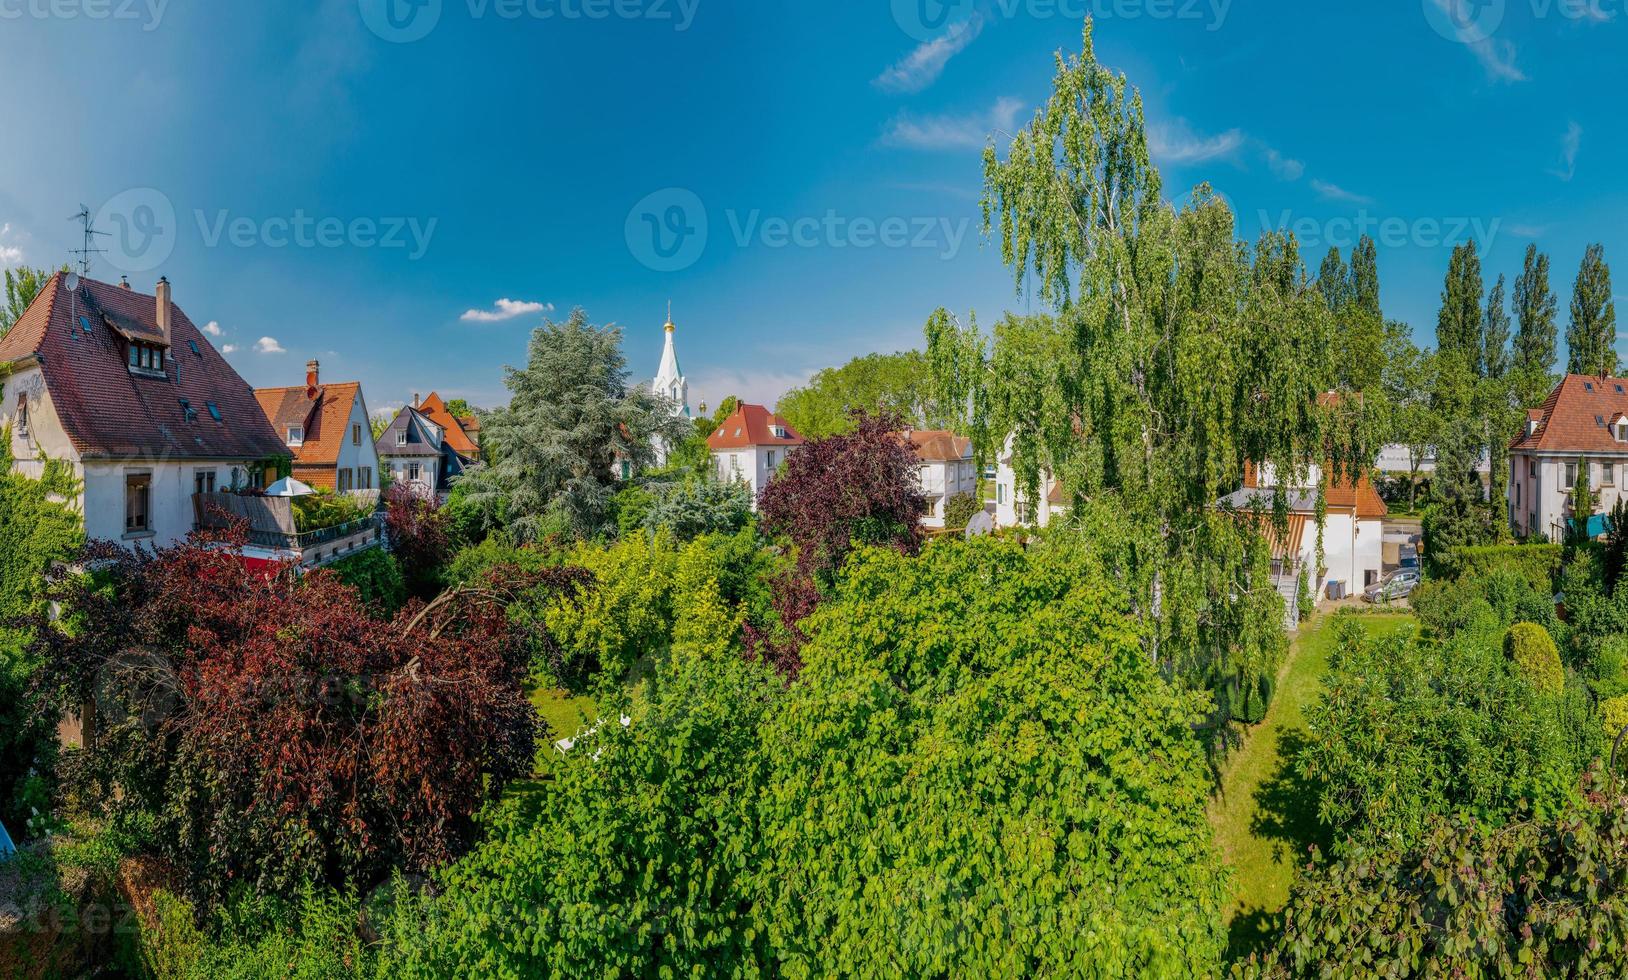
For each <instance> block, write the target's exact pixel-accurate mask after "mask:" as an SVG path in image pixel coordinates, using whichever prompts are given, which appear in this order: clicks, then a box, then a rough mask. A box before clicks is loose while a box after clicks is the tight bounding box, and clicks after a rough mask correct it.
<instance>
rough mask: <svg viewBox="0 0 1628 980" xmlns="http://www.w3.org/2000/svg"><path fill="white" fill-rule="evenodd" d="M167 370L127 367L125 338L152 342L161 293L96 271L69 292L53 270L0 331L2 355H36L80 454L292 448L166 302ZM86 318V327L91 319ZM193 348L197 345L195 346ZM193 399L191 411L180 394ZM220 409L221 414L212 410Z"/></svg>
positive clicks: (172, 454)
mask: <svg viewBox="0 0 1628 980" xmlns="http://www.w3.org/2000/svg"><path fill="white" fill-rule="evenodd" d="M170 311H171V312H170V333H171V346H170V351H169V354H168V356H167V357H166V358H165V364H164V376H163V377H162V378H159V377H146V376H142V375H137V374H133V373H131V371H130V370H129V368H128V367H127V366H126V355H125V338H126V337H129V336H139V337H141V338H142V339H144V340H153V341H156V340H158V339H159V338H161V337H162V336H163V334H162V332H161V331H160V330H159V327H158V306H157V300H156V299H155V298H154V297H153V296H152V295H150V294H147V293H138V292H136V291H134V290H131V289H127V288H124V287H121V286H114V285H110V284H108V283H104V282H97V281H95V280H92V279H83V280H81V282H80V286H79V289H78V290H77V292H73V293H70V292H69V290H68V286H67V277H66V276H65V275H64V274H63V273H60V272H59V273H57V274H56V275H54V276H52V277H51V278H50V280H49V281H48V282H47V283H46V284H45V286H44V287H43V288H41V289H40V294H39V295H38V296H36V297H35V298H34V302H33V303H31V304H29V307H28V310H27V311H26V312H24V313H23V315H22V317H21V318H19V319H18V320H17V323H16V324H15V325H14V326H13V327H12V328H11V331H10V332H8V333H7V334H6V335H5V337H3V338H0V364H4V363H6V362H9V361H19V360H24V359H27V358H31V357H33V358H38V359H39V360H40V362H41V363H42V364H43V365H44V372H43V373H44V375H45V386H46V389H47V390H48V391H49V392H50V395H51V403H52V405H53V406H54V407H55V408H56V412H57V416H58V418H60V419H61V421H62V427H63V429H64V430H66V432H67V436H68V438H69V440H70V441H72V443H73V446H74V448H75V450H77V451H78V452H79V454H80V455H81V457H88V458H103V459H128V458H133V457H144V458H150V459H245V460H258V459H263V458H267V457H272V456H287V455H288V449H287V447H286V446H284V445H283V442H282V440H281V439H278V438H277V435H276V433H275V432H273V431H272V428H271V426H270V424H268V423H267V422H266V419H265V416H264V415H262V414H261V412H260V409H259V406H258V405H256V404H255V400H254V395H253V393H252V391H251V390H250V388H249V385H248V383H247V382H245V381H244V380H243V379H242V378H241V377H240V376H239V375H238V373H237V372H236V371H234V370H232V366H231V365H230V364H228V363H226V359H225V358H223V357H221V355H220V353H219V352H218V351H216V350H215V348H214V347H213V346H212V345H211V344H210V343H209V339H208V338H207V337H205V336H204V335H203V334H202V333H201V332H200V331H199V330H198V328H197V327H195V326H193V325H192V321H191V320H190V319H189V318H188V317H187V315H186V313H185V312H184V311H183V310H182V309H181V307H180V306H178V305H176V304H175V303H174V302H173V301H172V302H171V304H170ZM86 325H88V326H89V332H88V334H87V332H86V330H85V326H86ZM194 350H196V353H194ZM183 398H184V399H186V400H187V402H188V403H189V405H190V406H191V409H192V411H191V414H190V415H189V414H188V413H187V412H186V411H185V410H184V409H183V408H182V406H181V399H183ZM211 403H213V404H214V405H215V407H216V408H217V409H219V411H220V414H221V421H219V422H217V421H215V419H214V416H213V414H212V413H211V412H210V411H209V407H208V406H209V405H210V404H211Z"/></svg>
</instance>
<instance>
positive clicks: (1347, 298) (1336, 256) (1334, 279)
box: [1317, 248, 1354, 313]
mask: <svg viewBox="0 0 1628 980" xmlns="http://www.w3.org/2000/svg"><path fill="white" fill-rule="evenodd" d="M1353 285H1354V284H1353V282H1352V279H1351V270H1350V269H1348V268H1346V265H1345V259H1344V258H1343V257H1342V256H1341V255H1340V250H1339V249H1338V248H1331V249H1329V250H1328V254H1327V255H1325V256H1323V266H1322V268H1321V269H1319V270H1317V291H1318V292H1320V293H1322V294H1323V302H1324V303H1327V304H1328V311H1329V312H1330V313H1342V312H1344V311H1345V308H1346V307H1347V306H1348V305H1350V303H1351V301H1352V299H1353V298H1354V297H1353V294H1352V288H1353Z"/></svg>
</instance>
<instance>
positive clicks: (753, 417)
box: [707, 404, 803, 450]
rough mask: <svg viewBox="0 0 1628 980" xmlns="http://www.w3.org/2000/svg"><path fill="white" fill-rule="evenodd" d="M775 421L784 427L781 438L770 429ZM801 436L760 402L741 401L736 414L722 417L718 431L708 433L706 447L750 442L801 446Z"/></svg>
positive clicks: (736, 446) (748, 444)
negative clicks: (756, 403)
mask: <svg viewBox="0 0 1628 980" xmlns="http://www.w3.org/2000/svg"><path fill="white" fill-rule="evenodd" d="M774 425H778V426H780V427H782V428H783V429H785V430H786V437H785V438H784V439H782V438H780V437H779V436H777V435H775V434H774V433H773V432H771V431H770V426H774ZM802 444H803V437H802V436H800V435H798V434H797V430H796V429H793V428H792V427H791V424H790V423H789V422H787V421H786V420H785V419H783V418H781V417H780V416H778V415H776V414H774V413H773V412H771V411H769V410H768V409H766V408H764V407H763V406H762V405H745V404H743V405H741V406H740V407H739V408H737V409H735V414H733V415H731V416H730V417H729V418H727V419H724V421H723V424H722V425H720V426H718V431H717V432H714V433H713V434H712V435H710V436H708V437H707V448H709V449H712V450H720V449H748V448H750V447H752V446H801V445H802Z"/></svg>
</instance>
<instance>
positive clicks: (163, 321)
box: [155, 277, 170, 347]
mask: <svg viewBox="0 0 1628 980" xmlns="http://www.w3.org/2000/svg"><path fill="white" fill-rule="evenodd" d="M155 292H156V293H157V300H158V332H159V333H161V334H163V335H164V346H165V347H168V346H169V345H170V280H169V278H168V277H160V278H159V280H158V289H157V290H155Z"/></svg>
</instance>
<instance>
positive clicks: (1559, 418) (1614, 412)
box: [1509, 374, 1628, 453]
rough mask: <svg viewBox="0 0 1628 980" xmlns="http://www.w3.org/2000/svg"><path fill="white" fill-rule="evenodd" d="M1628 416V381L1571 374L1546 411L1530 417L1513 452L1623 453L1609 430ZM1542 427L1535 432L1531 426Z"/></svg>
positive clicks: (1625, 448) (1626, 446)
mask: <svg viewBox="0 0 1628 980" xmlns="http://www.w3.org/2000/svg"><path fill="white" fill-rule="evenodd" d="M1622 415H1628V379H1623V378H1602V377H1599V376H1598V375H1589V374H1570V375H1567V376H1566V378H1565V380H1563V381H1561V382H1560V384H1558V385H1556V386H1555V390H1554V391H1552V392H1550V393H1549V397H1548V399H1547V400H1546V401H1545V402H1544V403H1543V407H1542V408H1539V409H1536V410H1534V411H1531V412H1528V413H1527V420H1528V423H1529V424H1528V427H1527V428H1526V429H1523V430H1521V433H1520V434H1519V435H1517V436H1516V437H1515V440H1514V441H1513V442H1511V443H1510V444H1509V448H1510V449H1512V450H1514V449H1524V450H1527V451H1529V452H1546V453H1585V452H1588V453H1602V452H1603V453H1622V452H1628V442H1618V441H1617V439H1616V437H1615V436H1613V435H1612V433H1611V429H1610V428H1609V426H1610V425H1611V423H1612V422H1613V421H1615V420H1616V419H1617V417H1618V416H1622ZM1531 421H1536V422H1537V423H1538V429H1537V432H1535V433H1534V432H1532V431H1531V428H1530V422H1531Z"/></svg>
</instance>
